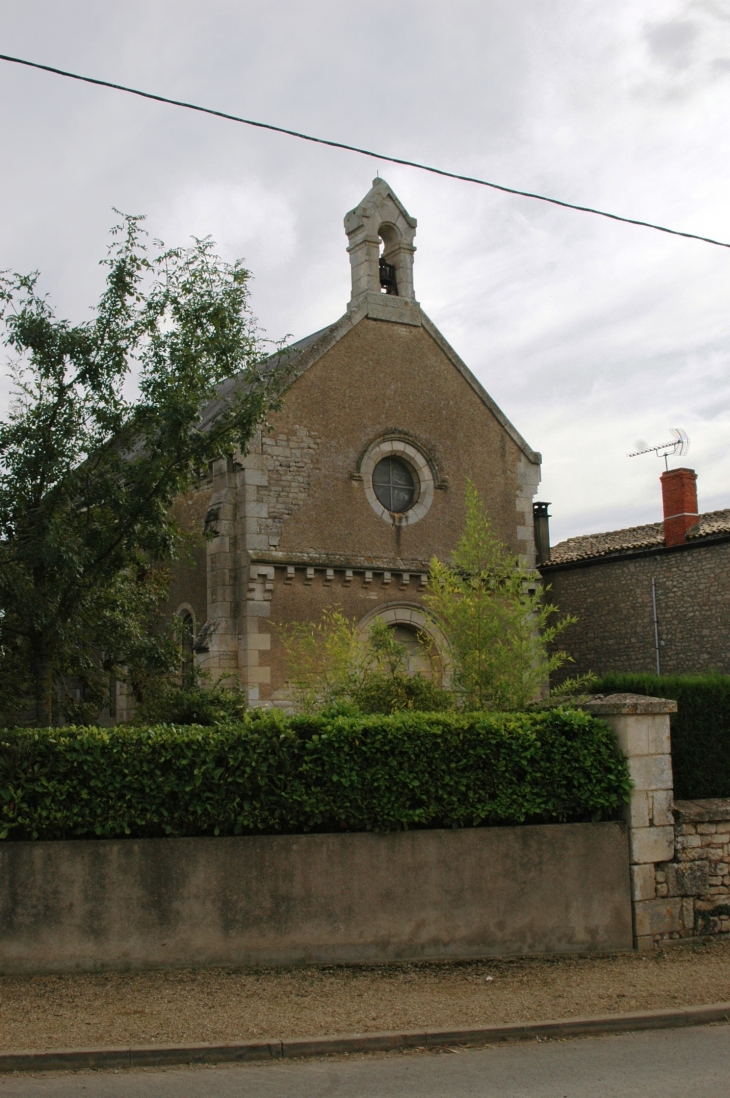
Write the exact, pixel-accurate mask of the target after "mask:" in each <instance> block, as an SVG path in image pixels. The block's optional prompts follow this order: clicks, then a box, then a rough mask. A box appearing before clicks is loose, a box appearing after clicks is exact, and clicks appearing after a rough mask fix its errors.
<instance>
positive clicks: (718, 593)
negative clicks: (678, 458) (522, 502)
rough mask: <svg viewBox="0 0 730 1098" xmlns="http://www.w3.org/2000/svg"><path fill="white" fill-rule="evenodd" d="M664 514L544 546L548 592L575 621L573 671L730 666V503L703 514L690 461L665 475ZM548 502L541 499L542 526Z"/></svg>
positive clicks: (566, 638) (567, 637) (568, 643)
mask: <svg viewBox="0 0 730 1098" xmlns="http://www.w3.org/2000/svg"><path fill="white" fill-rule="evenodd" d="M661 486H662V500H663V510H664V520H663V521H662V522H652V523H649V524H648V525H646V526H633V527H630V528H629V529H627V530H612V531H611V532H610V533H607V534H588V535H586V536H584V537H577V538H568V540H567V541H563V542H560V544H559V545H555V546H553V547H552V549H549V548H543V551H542V553H541V554H540V557H541V559H542V563H541V565H540V572H541V573H542V576H543V579H544V581H545V583H546V584H550V585H551V588H552V590H551V592H550V594H549V598H550V601H551V602H553V603H555V604H556V605H557V606H558V607H559V608H560V610H561V611H562V612H563V613H568V614H575V615H576V616H577V617H578V623H577V624H576V625H572V626H570V627H569V628H568V629H567V630H566V631H565V633H564V634H563V635H562V637H561V645H562V646H563V647H564V648H565V649H566V650H567V651H568V652H569V654H570V655H571V656H572V657H573V659H574V660H575V663H574V664H572V665H570V671H569V673H570V674H572V673H583V672H586V671H595V672H596V673H597V674H604V673H605V672H607V671H650V672H656V671H659V672H660V673H662V674H692V673H700V672H704V671H710V670H717V671H722V672H725V673H730V509H728V510H725V511H710V512H708V513H706V514H703V515H701V514H699V513H698V508H697V475H696V473H695V472H694V471H693V470H692V469H672V470H670V471H668V472H666V473H663V474H662V477H661ZM545 513H546V505H545V504H536V505H535V522H536V530H538V533H540V532H541V531H542V533H543V538H544V531H545V526H546V521H547V520H546V518H545Z"/></svg>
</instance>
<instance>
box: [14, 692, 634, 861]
mask: <svg viewBox="0 0 730 1098" xmlns="http://www.w3.org/2000/svg"><path fill="white" fill-rule="evenodd" d="M629 785H630V783H629V778H628V770H627V766H626V760H625V759H624V758H623V757H622V756H621V755H620V753H619V751H618V749H617V747H616V742H615V738H614V736H613V734H612V733H611V731H610V729H609V728H608V727H607V726H606V725H605V724H603V723H602V722H600V721H598V720H595V719H594V718H592V717H590V716H588V715H587V714H585V713H582V712H580V711H576V710H562V711H561V710H552V711H546V712H538V713H508V714H505V713H499V714H498V713H476V714H474V713H472V714H461V713H442V714H422V713H409V714H395V715H392V716H363V715H361V714H359V715H357V714H356V715H346V714H342V713H341V714H339V715H338V714H336V713H333V714H332V715H322V714H320V715H316V716H306V715H303V716H297V717H290V718H284V717H283V716H282V715H281V714H280V713H278V712H275V711H274V712H272V711H268V712H261V711H258V712H256V711H254V712H253V713H251V714H250V715H249V716H248V717H247V718H246V719H245V720H244V721H242V722H240V723H237V724H232V725H228V726H219V727H217V728H200V727H185V728H181V727H176V726H161V727H159V726H158V727H152V728H146V729H135V728H131V727H129V726H126V727H125V726H117V727H116V728H107V729H102V728H66V729H29V728H18V729H13V730H9V731H5V732H2V733H0V837H2V838H8V839H62V838H93V837H95V836H98V837H103V838H112V837H118V836H155V835H161V836H164V835H240V834H277V833H295V834H296V833H301V832H307V831H392V830H399V829H406V828H414V827H430V828H434V827H475V826H479V825H480V824H520V823H529V822H551V821H574V820H586V819H599V818H602V817H610V816H612V815H613V814H615V813H616V811H617V809H618V808H619V806H620V805H621V804H622V803H624V802H625V801H626V800H627V799H628V795H629Z"/></svg>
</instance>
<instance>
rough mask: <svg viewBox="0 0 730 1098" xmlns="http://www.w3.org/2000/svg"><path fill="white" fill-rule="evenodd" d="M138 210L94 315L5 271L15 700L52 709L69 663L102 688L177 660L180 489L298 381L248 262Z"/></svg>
mask: <svg viewBox="0 0 730 1098" xmlns="http://www.w3.org/2000/svg"><path fill="white" fill-rule="evenodd" d="M140 221H141V219H140V218H138V217H124V219H123V221H122V223H121V224H119V225H116V226H115V227H114V228H113V229H112V242H111V245H110V247H109V251H108V254H107V257H106V258H105V259H104V260H103V261H102V263H103V265H105V267H106V284H105V288H104V291H103V293H102V295H101V299H100V301H99V304H98V306H97V307H96V309H95V315H94V317H93V318H92V319H90V320H88V321H86V322H83V323H80V324H76V325H73V324H71V323H70V322H68V321H66V320H59V319H57V317H56V315H55V313H54V311H53V309H52V308H51V306H50V304H49V303H48V301H47V299H46V297H44V296H42V295H41V293H40V291H39V289H38V274H37V273H34V274H30V275H18V274H11V273H9V272H4V273H2V274H0V321H1V322H2V324H3V326H4V327H3V334H2V338H3V342H4V343H5V345H6V346H7V347H9V348H10V350H11V352H13V353H14V356H15V358H14V362H13V365H12V376H13V379H14V385H15V388H14V398H13V403H12V406H11V410H10V413H9V415H8V417H7V418H6V420H5V421H4V422H0V706H4V707H5V709H6V711H9V710H11V709H12V708H13V706H16V707H17V706H18V705H19V704H21V703H22V701H23V699H24V698H25V699H28V698H32V699H34V716H35V721H36V723H38V724H40V725H48V724H50V723H51V722H52V720H53V716H54V699H56V698H57V696H58V691H59V687H60V686H62V684H63V681H64V678H65V677H67V676H77V677H80V678H81V680H82V681H86V683H87V684H88V685H89V689H90V693H91V695H92V696H93V699H94V701H95V703H96V702H98V700H99V696H100V694H101V693H103V690H104V689H105V688H106V687H105V683H106V684H108V679H109V676H110V675H111V674H112V673H115V672H117V673H118V672H119V671H120V669H121V668H122V667H123V666H124V665H130V664H134V663H135V661H137V663H138V664H139V665H140V666H141V665H144V666H147V667H148V668H149V667H151V668H153V669H154V668H155V667H157V668H159V669H169V668H170V667H171V666H173V665H174V664H175V661H176V660H179V647H178V646H177V645H176V643H175V638H173V637H172V636H171V635H170V633H169V631H168V632H167V633H166V632H165V631H164V630H163V631H159V630H158V631H157V632H155V631H154V630H151V629H150V624H151V621H152V620H153V618H154V613H155V610H156V607H157V606H158V605H159V602H160V599H161V598H162V597H163V596H164V590H165V580H166V574H165V570H164V567H162V564H163V562H165V561H169V560H171V559H172V558H174V556H175V554H176V552H177V549H178V546H179V542H180V536H179V531H178V528H177V526H176V524H175V521H174V519H173V517H172V515H171V513H170V507H171V504H172V502H173V500H174V499H175V498H176V497H177V496H178V495H179V494H180V493H181V492H183V491H185V490H187V489H188V488H189V487H190V486H191V485H192V484H193V483H194V482H195V480H196V478H197V477H198V475H199V473H200V471H202V470H205V469H206V468H207V467H208V465H209V463H210V462H211V461H214V460H216V459H218V458H228V457H230V456H231V455H232V454H233V453H234V451H235V449H236V447H239V448H241V449H243V448H245V446H246V443H247V440H248V439H249V438H250V437H251V435H252V433H253V431H254V429H255V425H256V424H257V423H258V422H259V421H260V420H261V419H262V418H263V417H264V416H265V415H266V412H267V410H268V409H269V408H270V407H271V406H272V405H273V404H274V403H275V401H276V399H277V396H278V394H279V392H280V389H281V383H282V381H283V370H281V369H278V368H277V369H274V368H268V367H267V368H262V367H261V363H262V359H263V355H262V341H261V339H260V337H259V334H258V330H257V328H256V324H255V321H254V319H253V317H252V315H251V312H250V307H249V292H248V281H249V277H250V276H249V272H248V271H247V270H246V269H245V268H244V267H243V266H242V264H241V263H240V262H236V263H233V264H228V263H225V262H223V261H222V260H221V259H220V258H219V257H218V256H217V255H216V254H215V252H214V250H213V244H212V242H211V241H210V240H207V239H206V240H197V239H196V240H195V241H194V244H193V245H192V246H191V247H188V248H172V249H165V248H164V246H163V245H162V244H161V242H159V241H155V242H153V245H152V248H151V249H150V248H149V247H148V244H147V242H146V239H145V238H146V234H145V233H144V232H143V230H142V227H141V224H140ZM233 377H236V378H237V380H238V382H239V384H237V385H233V386H228V387H226V388H225V389H224V390H221V388H220V387H221V383H222V382H223V381H224V380H225V379H228V378H233ZM216 398H217V402H216V404H215V405H214V409H215V415H208V416H207V417H206V418H204V419H201V409H203V408H205V406H206V405H209V404H210V402H211V401H214V400H216ZM55 708H56V716H57V717H58V716H59V714H58V707H57V706H56V707H55Z"/></svg>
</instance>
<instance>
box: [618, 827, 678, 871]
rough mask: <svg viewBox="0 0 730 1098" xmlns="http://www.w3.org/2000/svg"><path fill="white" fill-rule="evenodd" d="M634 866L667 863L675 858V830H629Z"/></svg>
mask: <svg viewBox="0 0 730 1098" xmlns="http://www.w3.org/2000/svg"><path fill="white" fill-rule="evenodd" d="M629 845H630V851H631V863H632V865H636V864H641V863H645V862H667V861H669V859H670V858H672V857H673V856H674V829H673V828H671V827H637V828H630V830H629Z"/></svg>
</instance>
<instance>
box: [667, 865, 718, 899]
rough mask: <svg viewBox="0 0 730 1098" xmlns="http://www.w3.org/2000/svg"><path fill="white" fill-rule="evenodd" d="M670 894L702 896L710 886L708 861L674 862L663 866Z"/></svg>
mask: <svg viewBox="0 0 730 1098" xmlns="http://www.w3.org/2000/svg"><path fill="white" fill-rule="evenodd" d="M663 869H664V872H665V874H666V881H667V886H668V888H669V895H670V896H702V895H703V894H704V893H705V892H707V889H708V887H709V867H708V863H707V862H689V863H684V864H682V863H674V862H668V863H667V864H666V865H665V866H663Z"/></svg>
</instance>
